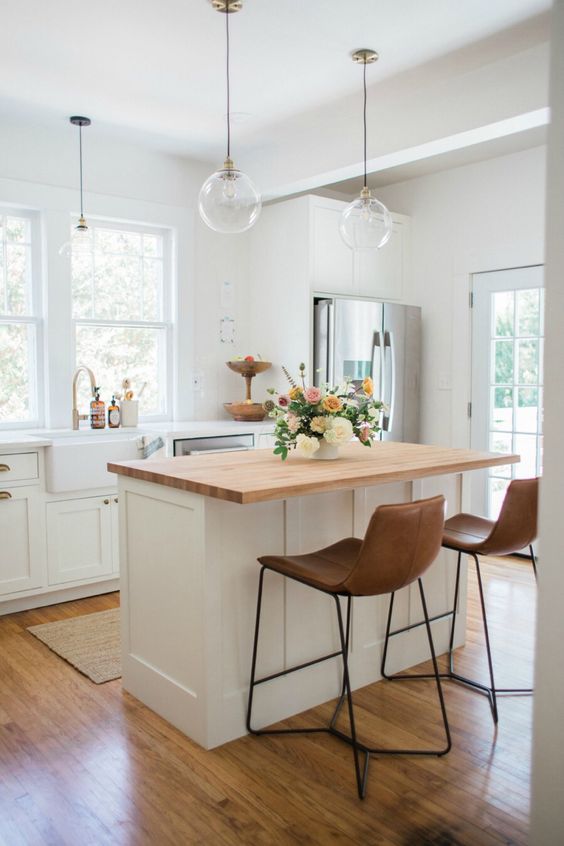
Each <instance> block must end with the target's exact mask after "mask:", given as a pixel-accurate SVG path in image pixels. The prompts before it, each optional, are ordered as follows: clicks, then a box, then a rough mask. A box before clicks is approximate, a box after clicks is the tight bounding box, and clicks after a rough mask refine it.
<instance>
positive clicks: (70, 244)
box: [59, 115, 92, 256]
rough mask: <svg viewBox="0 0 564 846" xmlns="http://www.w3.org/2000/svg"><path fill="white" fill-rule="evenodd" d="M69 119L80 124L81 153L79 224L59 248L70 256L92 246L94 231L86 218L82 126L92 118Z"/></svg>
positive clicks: (76, 116) (75, 116)
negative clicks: (83, 187) (92, 231)
mask: <svg viewBox="0 0 564 846" xmlns="http://www.w3.org/2000/svg"><path fill="white" fill-rule="evenodd" d="M69 120H70V122H71V123H72V125H73V126H78V138H79V153H80V217H79V218H78V223H77V225H76V226H75V227H74V229H73V231H72V236H71V240H70V241H67V242H66V244H63V246H62V247H61V248H60V250H59V254H60V255H64V256H70V255H71V254H72V252H73V251H76V250H89V249H90V248H91V246H92V233H91V231H90V229H89V228H88V224H87V223H86V219H85V217H84V202H83V193H82V127H83V126H90V124H91V123H92V121H91V120H90V118H87V117H80V116H79V115H73V116H72V117H71V118H69Z"/></svg>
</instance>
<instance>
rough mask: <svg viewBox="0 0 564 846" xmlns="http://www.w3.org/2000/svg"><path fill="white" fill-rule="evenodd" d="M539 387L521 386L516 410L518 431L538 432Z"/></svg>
mask: <svg viewBox="0 0 564 846" xmlns="http://www.w3.org/2000/svg"><path fill="white" fill-rule="evenodd" d="M538 405H539V389H538V388H519V390H518V391H517V408H516V410H515V430H516V431H517V432H536V431H537V427H538V417H539V414H538Z"/></svg>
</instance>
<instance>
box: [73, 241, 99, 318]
mask: <svg viewBox="0 0 564 846" xmlns="http://www.w3.org/2000/svg"><path fill="white" fill-rule="evenodd" d="M71 273H72V296H73V314H74V316H75V317H78V318H83V319H88V318H89V317H92V316H93V314H92V306H93V302H92V298H93V294H94V263H93V261H92V253H91V252H90V251H85V250H73V252H72V256H71Z"/></svg>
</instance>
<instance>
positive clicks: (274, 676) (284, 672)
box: [253, 650, 343, 686]
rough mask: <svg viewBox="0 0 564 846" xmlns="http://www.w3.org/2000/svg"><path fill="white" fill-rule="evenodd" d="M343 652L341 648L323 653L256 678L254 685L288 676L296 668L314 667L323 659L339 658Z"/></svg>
mask: <svg viewBox="0 0 564 846" xmlns="http://www.w3.org/2000/svg"><path fill="white" fill-rule="evenodd" d="M342 654H343V653H342V652H341V651H340V650H339V652H331V654H330V655H323V656H322V657H321V658H314V659H313V661H306V662H305V664H297V665H296V666H295V667H289V669H287V670H280V672H279V673H272V674H271V675H270V676H263V678H262V679H255V680H254V681H253V686H254V685H257V684H263V682H267V681H272V679H278V678H280V677H281V676H287V675H288V673H295V672H296V670H304V669H305V668H306V667H313V665H314V664H320V663H321V662H322V661H328V660H329V659H330V658H337V657H338V656H339V655H342Z"/></svg>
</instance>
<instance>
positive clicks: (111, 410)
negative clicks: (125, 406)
mask: <svg viewBox="0 0 564 846" xmlns="http://www.w3.org/2000/svg"><path fill="white" fill-rule="evenodd" d="M119 424H120V414H119V405H118V404H117V403H116V398H115V396H113V397H112V401H111V403H110V404H109V406H108V427H109V428H110V429H117V428H118V427H119Z"/></svg>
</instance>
